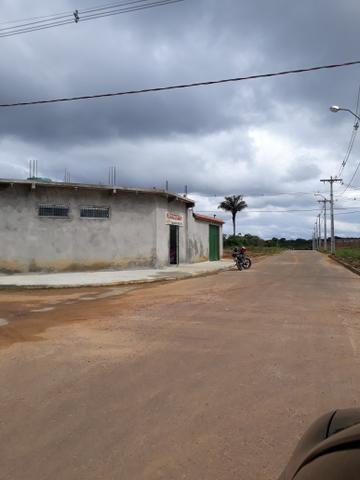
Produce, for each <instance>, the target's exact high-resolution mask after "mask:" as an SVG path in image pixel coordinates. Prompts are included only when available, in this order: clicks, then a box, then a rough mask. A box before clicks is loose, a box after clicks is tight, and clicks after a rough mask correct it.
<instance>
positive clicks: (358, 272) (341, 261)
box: [328, 255, 360, 275]
mask: <svg viewBox="0 0 360 480" xmlns="http://www.w3.org/2000/svg"><path fill="white" fill-rule="evenodd" d="M328 257H329V258H331V260H334V261H335V262H337V263H340V265H342V266H343V267H345V268H347V269H348V270H351V271H352V272H353V273H356V274H357V275H360V269H358V268H355V267H353V266H352V265H350V263H346V262H344V261H343V260H340V259H339V258H336V257H335V255H328Z"/></svg>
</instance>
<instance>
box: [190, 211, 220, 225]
mask: <svg viewBox="0 0 360 480" xmlns="http://www.w3.org/2000/svg"><path fill="white" fill-rule="evenodd" d="M194 218H195V220H198V221H199V222H207V223H216V224H217V225H223V224H224V223H225V222H224V221H223V220H221V219H220V218H215V217H208V216H207V215H200V214H199V213H194Z"/></svg>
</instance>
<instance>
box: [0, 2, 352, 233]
mask: <svg viewBox="0 0 360 480" xmlns="http://www.w3.org/2000/svg"><path fill="white" fill-rule="evenodd" d="M0 3H1V5H2V17H3V18H4V19H16V18H24V17H30V16H35V15H43V14H47V13H56V11H64V10H70V11H72V10H73V9H75V8H79V9H81V8H86V7H89V6H92V5H93V4H100V3H102V2H101V0H98V1H97V2H96V1H93V2H90V1H89V0H81V1H80V0H79V1H65V0H63V1H59V2H57V3H56V8H55V6H53V5H52V6H51V8H50V6H49V4H48V2H45V0H36V1H34V2H31V9H30V7H29V4H28V2H26V1H25V0H3V1H2V2H0ZM104 3H107V2H104ZM359 14H360V4H359V3H358V2H355V1H353V0H345V1H344V2H339V1H337V0H318V1H317V2H310V0H306V1H304V2H295V3H294V2H289V1H288V0H276V1H274V2H269V1H267V0H256V1H253V2H248V1H238V0H224V1H221V2H219V1H218V0H186V1H184V2H182V3H179V4H176V5H173V6H169V7H162V8H157V9H152V10H145V11H143V12H138V13H136V14H135V13H133V14H125V15H120V16H114V17H111V18H108V19H102V20H97V21H94V22H87V23H86V24H85V23H83V24H81V21H80V23H79V24H78V25H75V24H74V25H70V26H66V27H63V28H58V29H51V30H47V31H43V32H34V33H31V34H29V35H23V36H17V37H10V38H8V39H5V38H3V39H1V38H0V45H1V46H2V49H1V65H2V68H1V69H0V97H1V98H0V99H1V103H4V102H11V101H17V100H20V101H21V100H32V99H39V98H51V97H62V96H76V95H82V94H91V93H101V92H107V91H119V90H127V89H137V88H143V87H152V86H157V85H168V84H172V83H183V82H184V83H187V82H192V81H202V80H207V79H219V78H224V77H231V76H237V75H243V74H244V75H246V74H252V73H264V72H266V71H276V70H282V69H285V68H298V67H303V66H311V65H317V64H325V63H336V62H341V61H347V60H354V59H357V58H358V56H359V54H358V51H357V50H358V48H357V30H358V21H357V19H358V18H359ZM359 81H360V70H359V67H350V68H347V69H342V70H338V71H335V70H332V71H324V72H314V73H309V74H303V75H298V76H290V77H286V78H274V79H269V80H256V81H252V82H241V83H238V84H228V85H222V86H212V87H204V88H196V89H192V90H186V91H172V92H164V93H161V94H144V95H137V96H131V97H122V98H113V99H100V100H93V101H84V102H77V103H67V104H55V105H48V106H36V107H26V108H15V109H12V110H10V109H3V110H0V166H1V168H2V174H1V176H25V175H26V165H27V161H28V159H29V158H31V157H33V158H37V159H38V160H39V165H40V171H41V174H43V175H46V176H49V177H52V178H57V179H61V178H62V176H63V172H64V168H65V167H66V168H68V169H70V170H71V173H72V176H73V179H74V180H77V181H94V182H106V178H107V171H108V167H109V166H110V165H116V166H117V168H118V177H119V179H120V180H119V182H120V183H121V184H122V185H140V186H141V185H143V186H162V185H164V182H165V180H166V179H168V180H169V182H170V185H171V188H172V189H173V190H175V191H182V189H183V188H184V185H185V184H188V185H189V188H190V190H191V191H194V192H198V193H199V194H202V195H207V196H208V197H209V198H210V199H211V198H212V197H211V196H212V195H215V194H216V195H220V196H221V195H225V194H227V193H237V192H239V193H241V192H245V193H246V192H250V193H257V194H261V193H262V192H267V193H271V192H273V193H276V192H284V191H288V192H296V191H299V190H301V191H309V192H311V191H316V190H321V191H323V189H324V187H323V186H322V185H320V182H319V177H320V176H325V175H327V176H328V175H330V174H335V173H336V171H335V170H337V169H338V167H339V165H340V163H341V160H342V158H343V155H344V153H345V150H346V146H347V142H348V139H349V136H350V133H351V127H352V118H350V116H347V115H346V114H341V113H339V114H337V115H334V114H331V113H330V112H329V111H328V106H329V105H331V104H333V103H338V104H342V105H344V106H349V107H351V108H355V107H354V102H355V99H356V93H357V88H358V84H359ZM358 154H360V151H359V148H358V147H357V145H355V147H354V152H353V157H352V158H351V159H350V161H349V166H348V167H347V169H346V170H345V171H344V178H345V179H350V178H351V174H352V172H353V170H354V168H355V166H356V162H355V164H354V160H353V159H354V158H355V160H356V155H358ZM249 200H250V201H251V202H252V203H253V205H254V206H255V205H256V206H259V207H266V206H267V205H268V206H269V207H271V206H283V207H285V206H286V205H289V206H296V205H298V206H299V205H300V206H310V205H314V204H315V205H317V204H316V203H315V202H314V200H313V199H312V197H311V196H300V197H296V196H295V197H282V196H280V197H274V198H273V197H264V198H261V197H253V198H251V197H250V199H249ZM210 203H211V202H210ZM349 217H350V216H349ZM245 218H246V226H247V227H248V228H249V229H250V230H251V229H256V228H258V229H259V231H260V230H261V231H263V232H265V233H264V234H266V235H271V232H274V231H276V230H277V229H284V231H285V233H288V232H289V231H290V230H291V222H290V224H289V219H287V220H286V221H285V220H281V221H280V219H279V218H278V216H275V217H274V218H273V217H266V216H265V215H264V216H263V215H262V216H259V217H256V218H255V217H253V216H251V215H250V216H249V215H247V216H246V217H245ZM287 218H288V217H287ZM346 218H347V216H346V215H344V216H343V217H342V218H341V221H342V225H343V224H346ZM290 220H291V221H292V222H293V225H292V228H293V235H294V234H295V233H296V234H298V232H301V231H305V230H306V231H308V229H309V228H310V229H311V224H312V221H313V215H312V214H311V213H309V215H303V216H301V215H299V216H294V217H293V218H290ZM350 223H351V222H350V218H349V222H348V223H347V224H348V225H350ZM349 228H352V227H350V226H349ZM345 230H346V229H345Z"/></svg>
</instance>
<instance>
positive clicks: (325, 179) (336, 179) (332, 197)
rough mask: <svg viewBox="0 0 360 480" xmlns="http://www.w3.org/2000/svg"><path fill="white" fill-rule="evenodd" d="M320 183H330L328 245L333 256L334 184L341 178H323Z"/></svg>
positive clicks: (340, 180)
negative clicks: (329, 236)
mask: <svg viewBox="0 0 360 480" xmlns="http://www.w3.org/2000/svg"><path fill="white" fill-rule="evenodd" d="M320 182H323V183H326V182H329V183H330V219H331V244H330V253H331V254H332V255H334V254H335V249H336V246H335V226H334V188H333V185H334V182H342V178H333V177H330V178H324V179H322V180H320Z"/></svg>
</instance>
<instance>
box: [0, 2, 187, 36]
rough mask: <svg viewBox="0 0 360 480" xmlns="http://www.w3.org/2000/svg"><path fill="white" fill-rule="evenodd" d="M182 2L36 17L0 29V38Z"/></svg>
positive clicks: (119, 5) (128, 4)
mask: <svg viewBox="0 0 360 480" xmlns="http://www.w3.org/2000/svg"><path fill="white" fill-rule="evenodd" d="M183 1H185V0H153V1H151V2H150V1H149V0H132V1H128V2H122V3H117V4H113V5H112V6H108V7H105V8H104V7H98V8H94V9H88V10H82V11H81V10H76V11H75V12H69V13H64V14H57V15H52V16H48V17H38V18H39V19H38V20H36V17H34V19H33V20H34V21H29V22H27V23H22V24H19V25H15V26H8V27H3V28H0V38H4V37H13V36H15V35H20V34H23V33H30V32H36V31H39V30H45V29H48V28H54V27H59V26H63V25H68V24H73V23H74V22H75V23H78V22H79V21H81V23H82V22H85V21H89V20H96V19H98V18H103V17H109V16H113V15H119V14H122V13H130V12H136V11H140V10H146V9H150V8H155V7H161V6H165V5H171V4H175V3H179V2H183ZM136 4H141V5H136ZM93 12H94V13H93ZM29 20H30V19H29Z"/></svg>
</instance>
